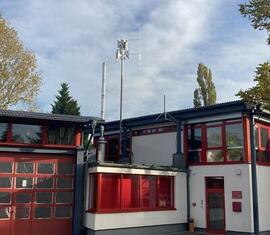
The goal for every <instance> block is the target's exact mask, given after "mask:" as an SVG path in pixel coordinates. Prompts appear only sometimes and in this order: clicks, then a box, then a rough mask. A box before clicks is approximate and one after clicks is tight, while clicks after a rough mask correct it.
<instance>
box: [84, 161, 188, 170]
mask: <svg viewBox="0 0 270 235" xmlns="http://www.w3.org/2000/svg"><path fill="white" fill-rule="evenodd" d="M97 166H102V167H115V168H128V169H143V170H158V171H176V172H186V170H183V169H180V168H177V167H174V166H156V165H144V164H134V163H132V164H131V163H114V162H89V163H88V168H91V167H97Z"/></svg>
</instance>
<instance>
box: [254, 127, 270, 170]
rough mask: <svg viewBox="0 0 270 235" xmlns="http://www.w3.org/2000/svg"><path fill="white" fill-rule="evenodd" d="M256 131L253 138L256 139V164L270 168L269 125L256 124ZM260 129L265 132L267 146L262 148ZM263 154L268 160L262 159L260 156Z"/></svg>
mask: <svg viewBox="0 0 270 235" xmlns="http://www.w3.org/2000/svg"><path fill="white" fill-rule="evenodd" d="M256 129H257V136H255V138H256V141H255V142H256V143H257V146H255V147H256V152H257V163H258V164H260V165H268V166H270V125H269V124H268V125H267V124H266V123H262V122H257V123H256ZM262 129H266V130H267V134H268V136H267V146H266V147H264V146H263V145H262V139H261V137H262V136H261V132H262ZM263 153H265V154H266V157H267V158H268V159H263V156H262V154H263Z"/></svg>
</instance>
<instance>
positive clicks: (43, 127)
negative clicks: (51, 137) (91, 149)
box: [0, 118, 82, 148]
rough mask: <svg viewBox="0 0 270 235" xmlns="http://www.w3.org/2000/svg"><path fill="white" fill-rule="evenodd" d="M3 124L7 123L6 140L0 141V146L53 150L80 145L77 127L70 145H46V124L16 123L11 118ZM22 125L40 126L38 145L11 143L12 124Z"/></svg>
mask: <svg viewBox="0 0 270 235" xmlns="http://www.w3.org/2000/svg"><path fill="white" fill-rule="evenodd" d="M3 123H7V125H8V128H7V140H6V141H0V145H5V146H15V147H16V146H18V147H20V146H25V147H53V148H74V147H78V146H80V145H81V143H82V140H81V129H80V127H79V126H77V127H76V131H75V133H74V141H73V143H72V144H70V145H64V144H48V122H46V121H43V122H39V123H34V122H33V123H32V122H16V121H15V120H13V119H12V118H10V119H9V120H7V121H5V122H4V121H3ZM13 123H14V124H24V125H38V126H41V143H39V144H33V143H31V144H28V143H19V142H18V143H17V142H13V141H12V127H13V125H12V124H13Z"/></svg>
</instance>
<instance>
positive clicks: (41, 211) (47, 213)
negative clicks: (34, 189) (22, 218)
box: [35, 207, 52, 219]
mask: <svg viewBox="0 0 270 235" xmlns="http://www.w3.org/2000/svg"><path fill="white" fill-rule="evenodd" d="M51 214H52V209H51V207H36V208H35V218H36V219H48V218H51Z"/></svg>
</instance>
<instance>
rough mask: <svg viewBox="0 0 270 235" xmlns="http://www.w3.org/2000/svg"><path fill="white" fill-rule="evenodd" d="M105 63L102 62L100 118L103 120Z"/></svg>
mask: <svg viewBox="0 0 270 235" xmlns="http://www.w3.org/2000/svg"><path fill="white" fill-rule="evenodd" d="M105 92H106V63H105V62H103V63H102V86H101V118H102V119H103V120H105Z"/></svg>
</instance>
